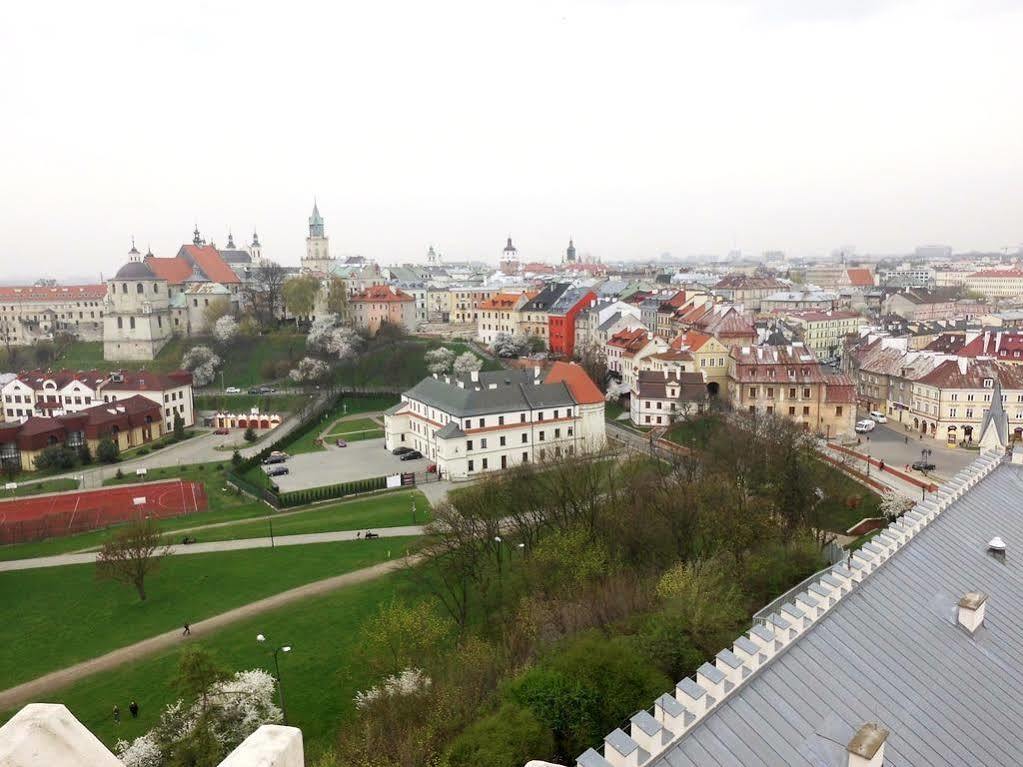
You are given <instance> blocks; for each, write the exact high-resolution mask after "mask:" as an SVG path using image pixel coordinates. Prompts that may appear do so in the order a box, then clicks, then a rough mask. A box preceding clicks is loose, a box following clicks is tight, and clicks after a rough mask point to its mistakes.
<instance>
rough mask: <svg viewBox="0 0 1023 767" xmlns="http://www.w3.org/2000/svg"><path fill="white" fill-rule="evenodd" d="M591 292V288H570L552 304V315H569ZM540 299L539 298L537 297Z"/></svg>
mask: <svg viewBox="0 0 1023 767" xmlns="http://www.w3.org/2000/svg"><path fill="white" fill-rule="evenodd" d="M589 292H590V289H589V288H569V289H568V290H566V291H565V292H564V293H562V294H561V295H560V296H558V298H557V300H556V301H555V302H554V303H553V304H551V314H567V313H568V311H569V310H570V309H571V308H572V307H573V306H575V305H576V304H577V303H579V302H580V301H582V300H583V297H584V296H585V295H586V294H587V293H589ZM537 298H539V296H537Z"/></svg>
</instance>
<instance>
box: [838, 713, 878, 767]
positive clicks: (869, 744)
mask: <svg viewBox="0 0 1023 767" xmlns="http://www.w3.org/2000/svg"><path fill="white" fill-rule="evenodd" d="M887 738H888V730H886V729H885V728H884V727H882V726H881V725H879V724H874V723H873V722H868V723H867V724H865V725H863V726H862V727H860V729H859V730H857V731H856V734H855V735H853V739H852V740H850V741H849V745H848V746H846V748H845V750H846V751H848V752H849V762H848V765H849V767H882V765H883V764H884V742H885V740H886V739H887Z"/></svg>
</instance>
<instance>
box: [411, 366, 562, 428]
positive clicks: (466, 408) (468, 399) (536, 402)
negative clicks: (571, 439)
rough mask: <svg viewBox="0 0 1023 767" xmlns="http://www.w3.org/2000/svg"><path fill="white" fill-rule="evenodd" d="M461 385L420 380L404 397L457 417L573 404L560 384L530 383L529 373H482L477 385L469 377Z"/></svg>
mask: <svg viewBox="0 0 1023 767" xmlns="http://www.w3.org/2000/svg"><path fill="white" fill-rule="evenodd" d="M461 381H462V386H459V385H458V384H457V379H455V378H451V379H450V383H449V382H448V381H447V380H445V379H444V378H432V377H431V378H424V379H423V380H422V381H420V382H419V383H417V384H416V385H415V386H413V387H412V388H411V389H409V390H408V391H407V392H405V396H406V397H408V398H409V399H412V400H416V401H418V402H422V403H424V404H426V405H429V406H430V407H435V408H437V409H438V410H441V411H443V412H445V413H449V414H450V415H455V416H460V417H462V416H474V415H486V414H488V413H507V412H509V411H515V410H532V409H535V408H548V407H560V406H563V405H565V406H572V405H575V404H576V401H575V399H574V398H573V397H572V392H571V391H570V390H569V388H568V386H567V385H566V384H565V383H564V382H558V383H534V378H533V371H531V370H530V371H517V370H501V371H494V372H486V373H480V374H479V381H478V382H474V381H472V380H471V379H470V378H469V377H465V378H463V379H461ZM491 386H493V388H491Z"/></svg>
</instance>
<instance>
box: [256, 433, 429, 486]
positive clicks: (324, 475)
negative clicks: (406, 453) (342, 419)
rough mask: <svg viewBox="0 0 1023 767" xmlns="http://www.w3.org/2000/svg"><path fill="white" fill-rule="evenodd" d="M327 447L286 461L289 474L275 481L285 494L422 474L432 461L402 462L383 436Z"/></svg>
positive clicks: (273, 479) (325, 443)
mask: <svg viewBox="0 0 1023 767" xmlns="http://www.w3.org/2000/svg"><path fill="white" fill-rule="evenodd" d="M324 447H325V449H324V450H320V451H317V452H314V453H301V454H299V455H293V456H292V457H291V458H289V459H288V462H287V463H286V464H285V465H286V466H287V467H288V473H287V474H285V475H283V476H280V477H272V478H271V480H272V481H273V482H274V483H276V485H277V486H278V487H279V488H280V491H281V492H282V493H288V492H291V491H293V490H308V489H309V488H313V487H322V486H324V485H334V484H339V483H342V482H353V481H355V480H359V479H367V478H370V477H382V476H386V475H389V474H399V473H401V472H407V471H414V472H416V473H422V472H425V471H426V468H427V467H428V466H429V465H430V464H431V463H432V461H430V460H428V459H426V458H418V459H416V460H414V461H402V460H400V459H399V457H398V456H396V455H391V454H390V452H388V451H387V450H385V449H384V440H383V439H366V440H360V441H357V442H349V443H348V447H337V446H336V445H335V444H334V442H333V441H330V442H327V441H325V442H324Z"/></svg>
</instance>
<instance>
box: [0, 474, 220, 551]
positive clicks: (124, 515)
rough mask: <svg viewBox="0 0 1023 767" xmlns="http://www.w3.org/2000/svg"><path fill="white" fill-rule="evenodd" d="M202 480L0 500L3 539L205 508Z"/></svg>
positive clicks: (15, 539) (65, 532) (22, 538)
mask: <svg viewBox="0 0 1023 767" xmlns="http://www.w3.org/2000/svg"><path fill="white" fill-rule="evenodd" d="M208 508H209V505H208V502H207V498H206V487H205V486H204V485H203V484H202V483H201V482H185V481H183V480H170V481H167V482H147V483H146V484H141V485H121V486H119V487H110V488H104V489H103V490H77V491H74V492H70V493H58V494H56V495H45V496H35V497H32V498H19V499H17V500H12V501H4V502H0V543H20V542H22V541H33V540H39V539H41V538H49V537H52V536H59V535H70V534H72V533H79V532H83V531H85V530H93V529H95V528H98V527H106V526H107V525H112V524H116V523H118V522H125V521H127V520H129V519H132V518H134V517H139V516H146V517H155V518H162V517H175V516H179V515H181V514H191V513H193V512H198V511H206V510H207V509H208Z"/></svg>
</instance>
